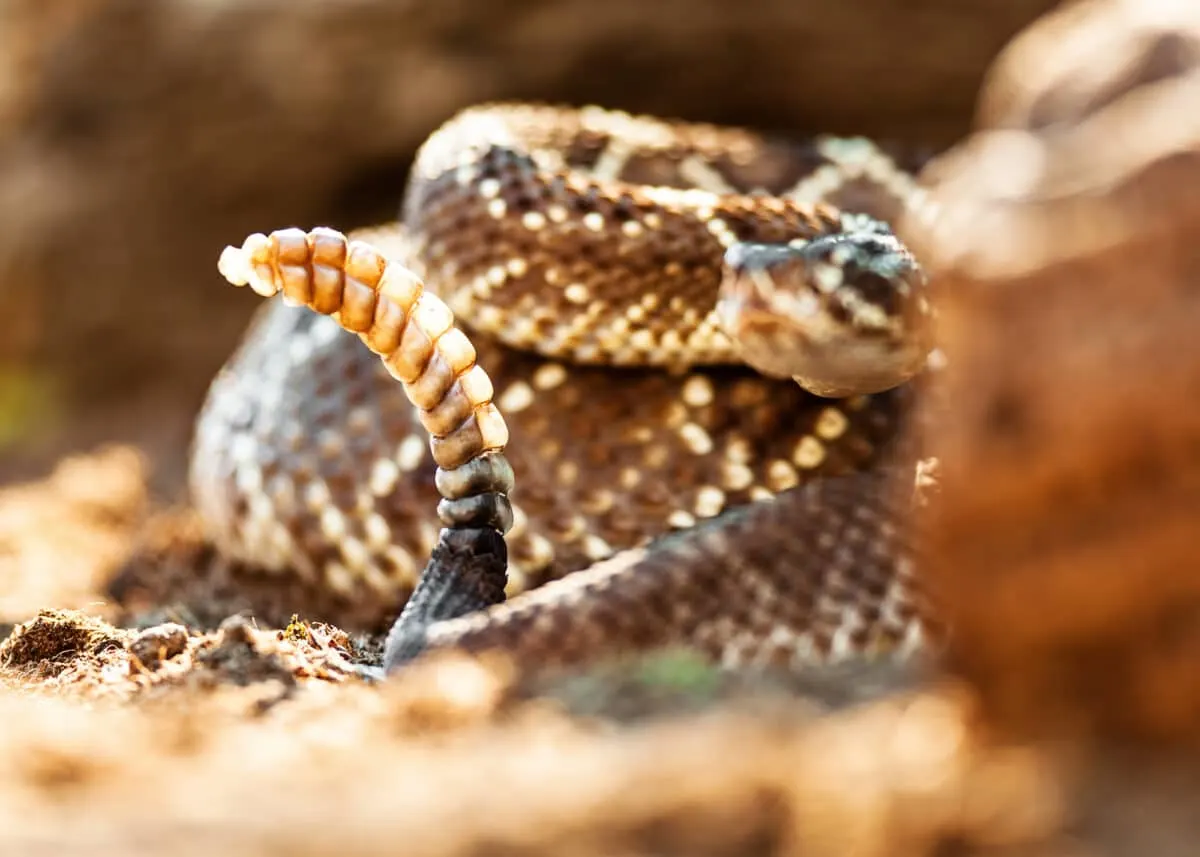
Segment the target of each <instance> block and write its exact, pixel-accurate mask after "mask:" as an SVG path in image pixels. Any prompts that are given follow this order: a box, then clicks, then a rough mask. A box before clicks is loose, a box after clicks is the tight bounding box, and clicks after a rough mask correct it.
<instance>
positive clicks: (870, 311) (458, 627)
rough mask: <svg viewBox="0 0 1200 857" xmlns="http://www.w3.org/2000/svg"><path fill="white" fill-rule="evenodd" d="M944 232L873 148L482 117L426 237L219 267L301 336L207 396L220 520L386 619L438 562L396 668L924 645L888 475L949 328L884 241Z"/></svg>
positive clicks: (202, 428)
mask: <svg viewBox="0 0 1200 857" xmlns="http://www.w3.org/2000/svg"><path fill="white" fill-rule="evenodd" d="M920 202H921V190H920V188H919V186H918V185H917V183H916V181H915V180H914V178H913V175H912V173H911V172H910V171H909V170H907V169H905V168H904V165H902V164H898V163H897V162H896V161H895V160H893V159H892V158H891V157H889V156H888V155H886V154H884V152H883V151H882V150H880V149H879V148H877V147H876V146H874V145H872V144H870V143H868V142H867V141H865V140H845V139H834V138H823V139H818V140H816V141H814V142H812V143H809V144H793V143H783V142H778V141H775V140H772V139H769V138H765V137H762V136H759V135H757V134H754V133H751V132H748V131H743V130H736V129H727V128H718V127H714V126H708V125H699V124H689V123H684V122H670V121H664V120H658V119H652V118H648V117H634V116H630V115H627V114H624V113H620V112H614V111H606V110H601V109H598V108H587V109H582V110H575V109H567V108H556V107H542V106H530V105H508V104H500V105H485V106H482V107H477V108H472V109H469V110H467V111H465V112H463V113H462V114H460V115H459V116H457V117H455V118H454V119H452V120H450V121H449V122H448V123H447V124H446V125H444V126H443V127H442V128H441V129H439V130H438V131H437V132H436V133H434V134H433V135H432V136H431V137H430V138H429V139H428V141H427V142H426V143H425V144H424V146H423V147H422V149H421V151H420V153H419V155H418V157H417V160H416V163H415V165H414V167H413V170H412V174H411V178H410V183H409V188H408V191H407V194H406V196H405V200H404V212H403V216H402V218H401V223H399V224H396V225H393V226H388V227H382V228H378V229H374V230H364V231H362V232H360V233H357V234H355V235H353V236H351V237H352V238H355V239H357V240H354V241H351V242H350V244H349V245H347V243H346V239H345V238H344V237H343V236H342V235H341V234H340V233H337V232H334V231H332V230H323V229H318V230H314V231H312V232H302V231H300V230H296V229H291V230H283V231H280V232H276V233H272V234H271V235H270V236H264V235H255V236H251V237H250V238H249V239H247V241H246V242H245V244H244V245H243V246H242V247H241V248H239V249H234V248H228V249H227V250H226V253H225V254H224V255H223V256H222V260H221V267H222V271H223V273H225V275H226V276H227V277H228V278H229V279H230V280H231V281H233V282H236V283H239V284H245V283H247V282H249V283H250V284H251V285H252V286H253V287H254V288H255V290H256V291H259V292H260V293H262V294H264V295H271V294H275V293H277V292H279V291H282V292H283V294H284V295H285V297H286V298H287V299H288V300H287V301H286V303H291V304H297V303H300V304H304V305H305V306H306V307H308V308H305V307H296V306H288V305H286V304H285V302H281V301H278V300H276V301H272V303H271V306H269V307H265V308H264V309H263V311H262V313H261V315H260V317H259V318H258V319H257V320H256V321H255V323H254V325H253V326H252V328H251V331H250V332H249V333H248V335H247V338H246V340H245V341H244V343H243V345H242V346H241V348H240V349H239V351H238V353H237V354H236V355H235V356H234V357H233V358H232V359H231V360H230V362H229V363H228V364H227V365H226V367H225V368H224V369H223V370H222V372H221V374H220V375H219V376H218V378H217V379H216V380H215V381H214V384H213V386H212V389H211V390H210V393H209V397H208V400H207V402H206V404H205V407H204V410H203V412H202V414H201V416H200V418H199V420H198V424H197V433H196V442H195V445H194V449H193V455H192V462H191V484H192V489H193V494H194V497H195V500H196V504H197V507H198V509H199V510H200V512H201V513H202V515H203V516H204V518H205V520H206V521H207V526H208V527H209V530H210V532H211V534H212V536H213V538H214V539H215V541H216V543H217V544H218V545H219V546H220V548H221V549H222V550H223V551H225V552H226V553H227V554H228V555H230V556H231V557H234V558H236V559H240V560H242V561H244V562H246V563H248V564H250V565H253V566H256V567H258V568H261V569H267V570H273V571H278V572H288V573H292V574H295V575H299V576H300V577H301V578H307V579H309V580H310V581H313V580H315V581H318V582H319V583H320V584H321V585H322V586H323V587H325V588H326V589H327V590H329V591H332V592H335V593H339V594H340V596H341V597H342V598H343V599H345V600H355V599H359V600H367V601H376V602H378V603H379V605H380V609H381V610H387V609H392V608H393V605H395V604H396V603H397V602H398V601H399V600H400V599H402V598H403V597H404V596H405V595H406V594H407V593H408V592H409V591H410V590H411V588H412V586H413V585H414V584H415V582H416V579H417V577H418V575H420V571H421V567H422V566H423V565H424V564H425V560H426V559H427V558H428V557H429V556H430V553H431V551H432V553H433V557H434V559H433V562H432V563H431V565H430V566H429V569H428V570H427V571H426V573H425V576H424V577H423V578H422V583H421V586H420V587H419V588H418V589H417V594H416V595H415V596H414V597H413V598H411V599H410V600H409V604H408V607H407V608H406V611H405V614H404V615H403V616H402V618H401V620H400V622H399V623H398V625H397V629H394V632H393V635H392V640H391V644H390V647H389V660H390V661H391V662H392V664H393V665H395V664H397V663H399V662H401V661H403V660H405V659H406V658H408V657H410V656H411V655H412V654H414V653H415V652H417V651H420V650H423V649H424V648H426V647H428V646H431V645H441V646H449V645H454V646H461V647H464V648H468V649H480V648H486V647H491V646H501V647H503V648H505V649H507V650H508V651H510V652H511V653H512V654H513V655H514V656H516V657H518V658H521V659H525V660H528V661H530V662H537V663H563V662H569V661H576V660H580V659H583V658H587V657H589V656H592V655H596V654H599V653H613V652H618V651H623V650H629V649H635V648H646V647H650V646H656V645H663V644H670V643H676V644H685V645H690V646H692V647H694V648H696V649H699V650H701V651H704V652H706V653H707V654H709V655H711V656H712V657H714V658H716V659H717V660H719V661H721V662H722V663H725V664H727V665H737V664H743V663H767V662H784V663H788V664H792V665H797V664H806V663H810V662H815V661H818V660H822V659H828V658H834V657H841V656H845V655H849V654H855V653H861V652H865V651H876V650H879V649H894V648H896V647H897V646H900V647H906V648H911V647H913V646H916V645H919V644H920V642H921V640H922V622H921V619H920V613H921V611H920V609H919V606H920V605H919V601H920V599H919V596H918V593H917V592H916V591H915V588H914V584H913V581H912V576H911V559H910V555H909V554H910V544H909V540H908V538H907V536H906V534H905V530H904V528H903V526H902V520H903V516H904V514H905V510H906V508H907V505H908V504H909V503H910V502H911V500H910V498H908V497H906V496H903V492H899V493H897V492H894V491H891V490H889V486H890V485H892V481H893V480H892V476H891V475H890V470H891V469H894V468H892V467H890V466H889V462H892V463H895V464H896V465H897V466H899V467H900V468H901V469H902V470H905V469H906V472H910V471H911V465H912V463H913V462H912V460H911V457H910V456H907V455H904V454H903V453H902V452H901V451H899V450H897V449H895V448H894V447H895V438H896V437H897V436H898V435H899V433H900V432H899V428H900V426H901V424H902V423H903V420H904V418H905V415H906V414H907V413H908V407H909V402H910V399H911V398H912V395H911V389H910V387H911V385H909V384H905V383H903V382H905V381H906V380H908V378H909V377H910V376H912V375H914V374H915V373H917V372H918V371H919V370H920V369H921V368H922V366H923V365H924V361H925V356H926V352H927V350H928V342H927V339H926V331H927V329H928V325H927V324H925V321H926V316H927V315H928V313H929V307H928V304H927V298H926V296H925V294H924V290H923V288H922V282H923V281H922V278H921V275H920V272H919V268H918V267H917V266H916V263H915V261H914V260H913V259H912V257H911V256H910V255H909V254H908V253H907V251H906V250H905V249H904V247H903V245H902V244H900V243H899V241H898V240H897V239H896V238H895V237H894V236H893V235H892V233H891V232H890V231H889V229H888V228H887V227H886V226H884V224H883V223H882V222H881V221H883V220H895V219H897V218H899V217H900V216H901V215H902V214H904V213H905V212H907V211H911V210H912V209H913V208H914V207H916V206H919V205H920ZM843 211H846V212H854V213H853V214H849V213H843ZM872 215H873V217H874V218H879V219H873V217H871V216H872ZM347 246H348V247H349V249H347ZM722 281H724V286H723V287H722ZM425 284H427V286H428V288H427V289H426V288H425ZM434 293H436V294H437V295H438V296H440V299H439V298H438V297H435V296H434ZM719 295H720V296H721V300H720V301H718V296H719ZM443 301H444V302H443ZM310 309H316V310H317V311H318V313H321V314H315V313H313V312H311V311H310ZM452 313H453V316H452ZM328 316H332V317H333V318H332V319H331V318H330V317H328ZM454 318H457V319H458V320H459V321H461V322H462V324H463V328H462V330H460V329H459V328H456V327H453V321H454ZM339 324H340V325H341V326H342V327H345V328H347V329H349V330H351V331H355V332H358V333H359V334H360V338H361V339H362V340H363V342H365V343H366V344H367V345H368V346H370V348H371V349H372V350H374V351H376V352H377V353H382V354H384V355H385V358H386V359H385V361H384V363H386V365H387V367H388V370H385V368H384V363H381V361H380V360H379V359H378V358H377V357H375V356H373V355H372V354H371V353H370V352H369V351H368V349H367V348H365V347H364V346H363V345H362V344H361V343H359V342H356V341H355V337H354V336H353V335H351V334H348V333H346V332H344V331H343V330H341V329H340V328H339ZM463 331H466V332H468V333H469V341H468V336H466V335H464V333H463ZM472 343H473V346H472ZM746 362H750V363H753V364H754V365H755V366H757V367H759V368H760V369H762V370H763V372H765V373H767V374H769V375H774V376H776V377H773V378H772V377H767V374H763V372H756V371H753V370H752V369H750V368H749V367H747V366H746V365H745V364H746ZM485 370H486V372H485ZM389 371H390V372H391V373H392V375H394V376H395V377H397V378H399V379H401V380H403V381H405V382H409V383H405V384H404V385H401V384H398V383H396V381H395V380H393V378H392V377H389ZM787 375H792V376H796V377H795V380H789V379H787V378H786V376H787ZM489 376H490V378H489ZM780 376H782V377H780ZM797 382H800V383H797ZM801 384H803V385H804V386H806V387H808V388H809V389H811V390H815V391H816V392H817V393H820V394H822V396H821V397H818V396H816V395H813V394H812V393H811V392H808V391H806V390H805V389H803V388H802V386H801ZM405 392H407V393H408V394H409V395H410V396H411V397H413V398H414V400H415V401H416V402H417V404H418V405H419V406H420V407H419V408H416V409H414V407H413V406H412V405H411V404H409V403H408V402H407V401H406V400H405V398H404V394H405ZM831 396H838V398H828V397H831ZM422 409H423V410H422ZM502 414H503V416H502ZM506 418H507V421H508V423H509V424H511V426H512V438H511V443H508V441H509V437H508V432H509V430H508V428H507V427H506V421H505V419H506ZM421 423H423V424H424V426H425V428H426V429H429V430H431V431H432V432H433V435H434V437H433V438H432V441H431V440H430V438H429V437H428V436H427V434H426V432H425V430H424V429H422V427H421ZM506 443H507V450H505V447H506ZM431 447H432V458H431V455H430V453H431ZM505 454H507V455H508V456H509V457H511V458H512V462H513V464H512V468H511V470H510V468H509V465H508V463H507V460H506V458H505ZM434 460H436V462H437V464H438V465H440V469H438V470H437V474H436V475H437V480H436V481H437V484H436V488H435V479H434V476H435V466H434ZM513 471H515V477H516V484H517V487H516V488H515V490H512V487H513ZM439 490H440V492H441V494H442V495H443V499H442V500H441V503H440V505H439V506H438V509H439V514H440V516H441V520H442V522H443V524H444V525H445V526H446V529H443V530H442V531H441V532H440V534H439V531H438V527H437V524H436V521H435V519H433V517H432V510H433V507H434V505H435V503H436V502H437V498H438V491H439ZM510 490H512V498H511V505H510V500H509V498H508V494H509V492H510ZM504 531H508V537H507V545H506V544H505V541H504V540H503V539H501V538H500V535H499V534H500V533H502V532H504ZM506 563H507V564H508V565H509V568H508V577H507V578H505V577H504V570H505V565H506ZM581 569H583V570H581ZM569 572H570V574H569V576H567V577H566V578H565V579H563V580H555V579H556V578H560V577H563V576H564V575H567V574H568V573H569ZM548 581H550V582H548ZM543 584H544V585H543ZM505 588H507V591H508V595H509V596H510V598H509V600H508V601H507V602H506V603H503V604H500V605H498V606H496V604H495V602H499V601H502V600H503V598H504V590H505ZM526 590H533V591H526ZM464 614H465V615H464ZM455 617H458V618H455Z"/></svg>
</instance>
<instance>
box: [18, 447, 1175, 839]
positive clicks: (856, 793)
mask: <svg viewBox="0 0 1200 857" xmlns="http://www.w3.org/2000/svg"><path fill="white" fill-rule="evenodd" d="M146 471H147V468H146V465H145V460H144V458H143V457H142V456H141V455H140V454H139V453H138V452H136V451H135V450H133V449H132V448H128V447H112V448H106V449H102V450H98V451H96V452H94V453H91V454H87V455H80V456H76V457H72V458H68V459H66V460H64V461H63V462H61V463H60V464H59V465H58V466H57V468H56V469H55V470H54V471H53V473H52V474H51V475H49V476H48V477H47V478H45V479H43V480H40V481H36V482H31V483H27V484H20V485H15V486H12V487H9V488H7V489H5V490H3V491H2V492H0V593H2V594H3V599H2V600H0V615H2V616H3V617H5V619H6V620H7V621H9V623H10V624H7V625H5V626H3V627H0V633H2V634H3V635H4V636H5V637H6V639H5V640H4V642H3V643H2V644H0V722H2V723H3V729H2V730H0V770H3V771H4V772H5V775H4V776H3V777H0V854H14V855H16V854H77V853H78V854H84V853H86V854H89V855H104V854H113V855H116V854H121V855H135V854H173V855H188V854H212V853H222V854H231V855H242V854H244V855H267V854H280V855H284V854H286V855H289V857H295V855H303V854H328V853H335V852H336V853H339V854H344V855H360V854H361V855H369V854H384V853H402V854H413V855H443V854H444V855H452V854H556V855H557V854H689V855H726V854H728V855H734V854H737V855H755V854H818V855H824V854H830V855H833V854H855V855H876V854H878V855H883V854H939V855H941V854H960V853H961V854H966V853H982V854H1038V855H1043V854H1072V855H1073V854H1084V853H1087V854H1090V853H1114V854H1123V853H1128V854H1140V853H1150V852H1148V851H1145V850H1142V849H1143V847H1144V845H1145V844H1146V842H1147V836H1146V831H1147V828H1149V829H1150V830H1151V832H1152V833H1157V834H1158V836H1159V838H1160V839H1163V840H1164V847H1163V848H1159V849H1157V850H1155V851H1154V853H1163V854H1169V853H1186V852H1176V851H1174V850H1173V846H1182V843H1185V842H1187V841H1191V839H1190V835H1191V834H1193V833H1194V832H1195V831H1194V830H1192V829H1191V828H1192V826H1193V822H1191V821H1189V818H1191V819H1194V818H1195V815H1194V814H1192V813H1190V811H1189V809H1188V808H1189V807H1194V805H1195V803H1194V800H1191V799H1186V798H1187V796H1190V795H1194V794H1195V793H1196V791H1195V788H1194V784H1193V783H1192V781H1191V779H1187V778H1186V776H1185V785H1184V786H1183V787H1181V786H1180V785H1179V782H1178V779H1179V776H1180V775H1179V773H1178V772H1177V771H1169V772H1168V773H1167V774H1165V775H1163V776H1164V777H1165V778H1166V779H1165V782H1166V785H1165V786H1162V787H1161V789H1158V790H1156V789H1155V788H1154V787H1152V786H1148V785H1147V782H1148V779H1147V778H1148V777H1149V776H1150V775H1149V774H1147V775H1145V776H1143V777H1142V778H1141V779H1140V781H1139V787H1138V790H1137V792H1136V794H1135V795H1133V796H1132V797H1134V798H1136V799H1137V800H1134V801H1131V799H1130V798H1131V795H1130V794H1129V793H1128V788H1127V785H1126V786H1125V787H1122V784H1123V783H1124V778H1125V777H1126V776H1127V773H1126V771H1127V766H1125V765H1124V763H1121V762H1118V763H1116V764H1114V765H1112V768H1113V770H1112V771H1110V772H1109V773H1103V772H1101V773H1100V774H1097V773H1095V770H1094V767H1093V768H1090V769H1089V770H1091V771H1092V773H1089V775H1088V779H1087V780H1086V782H1085V783H1084V786H1085V788H1084V789H1083V790H1082V792H1081V791H1080V788H1079V781H1078V779H1077V778H1076V777H1075V776H1074V775H1073V774H1072V771H1074V770H1076V766H1075V765H1074V764H1073V763H1072V761H1071V759H1072V751H1070V750H1065V749H1063V748H1053V749H1048V748H1046V747H1040V748H1033V747H1027V746H1016V745H1006V744H1004V743H1003V742H997V741H994V740H991V739H989V738H988V735H987V730H986V729H984V728H982V727H980V726H979V720H978V716H977V710H976V703H975V701H974V700H973V698H972V697H971V695H970V694H969V693H968V692H967V691H966V690H965V689H964V688H962V687H959V686H956V685H955V684H953V683H950V682H948V681H945V680H938V679H934V678H931V677H930V676H929V675H927V674H926V673H925V671H924V670H923V669H922V668H921V667H920V666H919V665H914V664H908V665H899V664H894V663H887V662H884V663H879V664H852V665H847V666H843V667H840V668H836V669H834V668H831V669H829V670H826V671H817V672H815V673H813V674H811V675H808V676H803V677H797V676H782V675H767V674H761V675H727V674H721V673H718V672H715V671H713V670H712V669H710V668H709V667H707V666H706V665H704V664H701V663H698V662H696V661H694V660H692V659H690V658H689V657H687V656H686V655H683V654H681V653H671V652H665V653H661V654H659V655H655V656H652V657H648V658H645V659H642V660H639V661H636V662H629V663H619V664H600V665H597V666H595V667H593V668H591V669H590V670H589V671H587V672H584V673H575V674H559V675H548V676H546V675H544V676H529V675H522V674H520V673H518V672H517V670H516V669H515V668H514V665H512V664H510V663H507V662H505V661H503V660H501V659H489V660H475V659H470V658H465V657H441V658H438V659H431V660H429V661H427V662H425V663H419V664H417V665H416V666H414V667H413V668H411V669H410V670H409V671H408V672H406V673H404V674H402V675H401V676H398V677H394V678H392V679H390V680H387V681H379V675H378V670H377V668H376V665H377V663H378V658H379V654H380V652H379V647H378V644H377V641H375V640H373V639H372V638H370V637H368V636H366V635H359V636H357V637H354V636H351V635H348V634H347V633H345V632H343V631H341V630H339V629H338V628H336V627H333V626H331V625H324V624H310V623H306V622H304V621H302V620H299V619H297V620H293V621H291V622H287V623H281V624H280V625H270V624H266V623H261V622H260V621H258V620H257V619H255V618H254V617H253V616H247V615H246V613H245V612H244V608H245V606H246V604H247V603H252V601H253V599H252V598H251V599H250V601H249V602H246V601H239V598H244V597H245V596H244V594H243V595H236V596H235V595H233V594H232V593H234V592H237V591H238V589H239V587H238V586H237V585H236V580H235V578H229V577H226V578H222V575H221V574H220V573H217V572H215V571H214V569H215V568H217V567H218V566H217V565H216V564H214V563H213V562H212V558H211V557H210V556H209V555H208V554H206V552H205V551H204V550H203V549H202V548H199V547H197V548H196V549H195V552H194V553H189V552H188V551H189V549H190V548H189V547H188V546H189V539H190V538H191V536H192V535H194V534H193V533H191V532H190V531H189V530H188V525H187V519H186V516H182V517H181V516H180V514H179V513H178V512H177V511H176V510H173V509H171V508H164V507H162V506H161V505H160V504H156V503H155V502H154V501H152V500H149V499H148V495H147V485H146V480H147V472H146ZM168 536H169V537H168ZM168 543H170V544H174V545H176V546H178V545H183V549H182V550H177V552H176V553H174V554H170V552H169V551H164V550H163V549H162V545H166V544H168ZM134 555H140V556H142V557H143V559H142V562H145V561H146V560H145V557H147V556H150V557H155V556H157V557H159V558H163V557H166V556H168V555H171V556H172V560H171V563H173V566H172V564H171V563H166V562H165V561H164V563H163V564H162V565H160V566H159V570H160V571H161V572H162V581H163V583H162V587H161V588H160V589H159V591H158V592H157V593H152V592H149V591H142V592H140V594H139V596H138V597H137V598H131V599H129V601H130V606H128V607H123V606H121V605H119V604H118V603H117V602H116V601H115V600H114V599H113V597H112V596H111V594H110V593H111V589H112V587H111V584H112V581H113V580H114V579H117V580H119V579H120V577H121V575H122V574H127V573H128V569H129V565H128V563H129V559H130V557H131V556H134ZM268 609H270V608H268ZM238 610H243V612H242V613H239V612H237V611H238ZM14 619H15V620H20V621H19V624H15V625H14V624H12V620H14ZM1137 764H1139V765H1141V766H1142V767H1144V763H1142V762H1138V763H1137ZM1149 781H1152V780H1149ZM1113 782H1115V783H1116V784H1117V785H1115V786H1113V785H1112V784H1111V783H1113ZM1160 791H1161V792H1162V793H1163V794H1165V795H1166V797H1163V798H1159V799H1155V798H1153V797H1152V798H1151V799H1147V795H1150V796H1154V795H1158V794H1159V792H1160ZM1181 794H1182V795H1184V796H1185V799H1184V800H1181V799H1180V795H1181ZM1081 795H1082V796H1081ZM1161 818H1166V821H1165V822H1163V823H1160V822H1159V819H1161ZM1180 829H1182V830H1184V831H1188V833H1186V834H1180V833H1179V830H1180ZM1164 830H1165V831H1167V834H1166V835H1164V834H1162V831H1164ZM1131 831H1132V832H1131ZM1150 839H1151V840H1153V839H1154V836H1153V835H1152V836H1151V837H1150ZM1088 842H1091V843H1093V844H1094V843H1096V842H1101V843H1104V844H1105V846H1106V847H1105V848H1104V849H1102V850H1100V851H1094V850H1087V849H1084V850H1079V849H1080V847H1081V845H1082V844H1083V843H1088ZM1113 843H1115V845H1113ZM1109 846H1111V847H1109Z"/></svg>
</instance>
